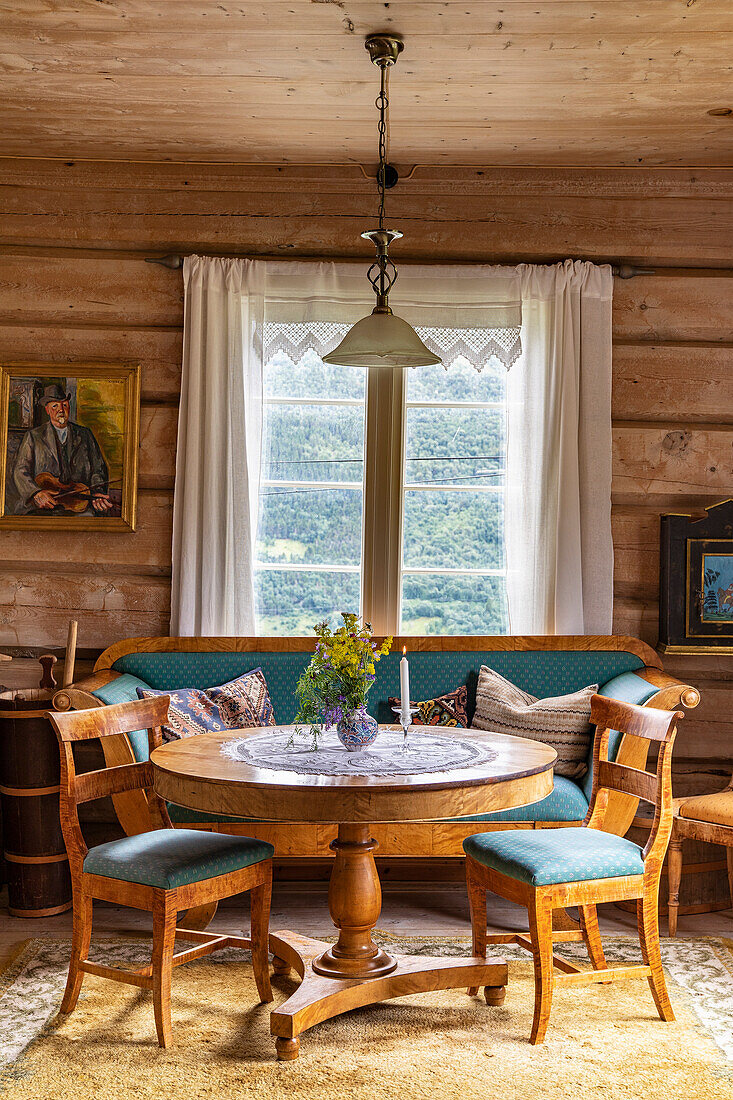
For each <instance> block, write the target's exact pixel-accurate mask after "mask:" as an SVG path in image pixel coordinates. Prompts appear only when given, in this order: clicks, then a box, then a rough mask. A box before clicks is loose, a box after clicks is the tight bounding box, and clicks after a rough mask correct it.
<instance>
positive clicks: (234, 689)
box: [206, 668, 277, 729]
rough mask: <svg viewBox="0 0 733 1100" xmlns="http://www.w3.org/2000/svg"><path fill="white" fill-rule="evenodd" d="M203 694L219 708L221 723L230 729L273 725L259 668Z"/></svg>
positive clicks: (271, 712)
mask: <svg viewBox="0 0 733 1100" xmlns="http://www.w3.org/2000/svg"><path fill="white" fill-rule="evenodd" d="M206 694H207V695H208V696H209V698H210V699H211V700H212V702H213V703H215V704H216V706H217V707H218V708H219V710H220V712H221V716H222V719H223V721H224V724H225V725H226V726H228V727H229V728H230V729H246V728H248V727H251V726H276V725H277V722H276V721H275V713H274V711H273V709H272V701H271V699H270V693H269V691H268V690H267V681H266V680H265V676H264V673H263V671H262V669H261V668H253V669H252V671H251V672H245V673H244V675H243V676H238V677H237V679H236V680H230V681H229V683H228V684H222V685H221V686H220V687H212V688H207V689H206Z"/></svg>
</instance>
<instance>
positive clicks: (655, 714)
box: [583, 695, 684, 872]
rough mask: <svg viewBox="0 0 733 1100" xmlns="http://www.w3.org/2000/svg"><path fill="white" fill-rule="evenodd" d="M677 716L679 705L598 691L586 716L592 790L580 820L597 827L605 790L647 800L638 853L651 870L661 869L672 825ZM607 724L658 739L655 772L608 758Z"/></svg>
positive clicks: (679, 715) (604, 804) (603, 808)
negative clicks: (591, 734)
mask: <svg viewBox="0 0 733 1100" xmlns="http://www.w3.org/2000/svg"><path fill="white" fill-rule="evenodd" d="M680 718H684V714H683V712H682V711H680V710H674V711H669V710H657V709H655V708H654V707H637V706H633V705H632V704H631V703H622V702H620V701H619V700H618V699H608V698H606V697H605V696H603V695H594V696H593V698H592V700H591V722H592V723H593V725H594V726H595V727H596V735H595V740H594V743H593V791H592V794H591V799H590V806H589V807H588V814H587V816H586V818H585V821H584V822H583V824H584V825H585V826H586V827H587V828H589V829H601V830H602V829H603V822H604V817H605V813H606V807H607V805H608V794H609V791H622V792H623V793H624V794H628V795H632V796H634V797H635V798H641V799H643V800H644V801H645V802H650V803H651V804H652V805H653V806H654V819H653V821H652V826H651V829H650V832H649V838H648V840H647V843H646V846H645V848H644V852H643V856H644V865H645V868H646V869H647V870H649V871H651V872H653V871H656V870H658V871H660V872H661V866H662V862H663V860H664V855H665V852H666V850H667V843H668V841H669V836H670V833H671V831H672V749H673V747H674V739H675V737H676V735H677V721H678V720H679V719H680ZM612 730H615V731H617V732H618V733H624V734H629V735H630V736H632V737H639V738H641V739H643V740H645V741H656V742H657V743H658V744H659V755H658V757H657V769H656V772H655V773H652V772H647V771H642V770H641V769H640V768H632V767H629V766H628V765H627V764H616V763H613V762H612V761H610V760H609V759H608V739H609V734H610V733H611V731H612Z"/></svg>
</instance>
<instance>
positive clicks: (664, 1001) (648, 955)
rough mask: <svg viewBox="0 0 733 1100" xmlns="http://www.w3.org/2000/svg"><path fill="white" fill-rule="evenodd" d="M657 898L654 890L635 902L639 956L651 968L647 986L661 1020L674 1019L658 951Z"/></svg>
mask: <svg viewBox="0 0 733 1100" xmlns="http://www.w3.org/2000/svg"><path fill="white" fill-rule="evenodd" d="M658 903H659V898H658V895H657V891H656V890H654V892H653V893H652V892H651V891H650V892H648V893H645V894H644V897H643V898H639V900H638V901H637V903H636V919H637V922H638V925H639V942H640V944H641V957H642V959H643V960H644V963H645V965H646V966H650V967H651V969H652V972H651V974H650V975H649V988H650V989H651V991H652V997H653V998H654V1004H655V1005H656V1006H657V1012H658V1013H659V1015H660V1017H661V1018H662V1019H663V1020H667V1021H669V1022H671V1021H672V1020H674V1012H673V1011H672V1005H671V1004H670V1000H669V994H668V993H667V984H666V982H665V980H664V970H663V969H662V956H661V954H660V952H659V912H658Z"/></svg>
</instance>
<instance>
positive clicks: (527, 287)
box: [171, 256, 613, 635]
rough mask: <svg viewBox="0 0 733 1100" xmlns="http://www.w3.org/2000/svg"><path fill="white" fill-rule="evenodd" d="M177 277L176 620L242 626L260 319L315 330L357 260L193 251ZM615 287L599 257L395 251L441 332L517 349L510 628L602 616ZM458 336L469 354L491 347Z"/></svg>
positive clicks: (340, 314)
mask: <svg viewBox="0 0 733 1100" xmlns="http://www.w3.org/2000/svg"><path fill="white" fill-rule="evenodd" d="M184 284H185V316H184V353H183V380H182V390H181V409H180V419H179V429H178V456H177V464H176V487H175V499H174V509H173V584H172V617H171V631H172V633H174V634H201V635H216V634H222V635H226V634H230V635H248V634H254V633H255V629H256V628H255V603H254V579H253V578H254V545H255V538H256V533H257V518H258V504H259V478H260V459H261V448H262V386H263V340H264V339H265V333H266V331H269V332H270V334H271V335H272V333H273V332H274V333H275V336H274V337H273V338H274V339H275V340H276V341H278V342H283V346H285V345H286V344H287V341H288V339H290V338H291V337H292V339H295V340H302V338H303V329H302V327H300V328H298V330H297V331H296V330H293V332H292V334H291V333H289V331H288V330H289V327H290V326H294V325H297V326H302V325H303V324H308V323H311V324H312V326H313V327H312V332H313V333H316V330H318V331H319V332H320V336H318V335H317V334H316V336H315V337H314V338H315V340H316V341H318V340H321V339H324V336H323V334H324V332H326V333H327V332H328V325H329V324H332V325H333V326H334V330H336V329H337V328H338V327H339V326H343V325H348V324H353V323H354V322H355V321H357V320H358V319H359V318H360V317H361V316H363V315H364V313H365V312H366V311H367V310H368V309H371V305H372V300H373V299H372V298H371V290H370V288H369V286H368V284H367V282H366V279H365V271H364V265H363V263H361V262H359V263H309V262H299V261H295V262H293V261H280V260H278V261H265V260H234V259H221V258H211V257H202V256H192V257H189V258H187V259H186V261H185V263H184ZM611 296H612V279H611V272H610V268H599V267H595V266H594V265H592V264H587V263H571V262H569V261H568V262H567V263H565V264H559V265H555V266H550V267H536V266H530V265H521V266H519V267H517V268H509V267H490V266H486V265H472V266H469V265H466V266H452V265H451V266H448V265H446V266H422V265H421V266H417V265H404V266H403V267H402V269H401V271H400V277H399V280H398V282H397V285H396V287H395V291H394V294H393V300H394V308H395V311H396V312H398V313H399V314H400V315H401V316H403V317H404V318H405V319H406V320H407V321H409V322H410V323H411V324H413V325H415V326H416V327H418V328H421V329H422V328H424V327H428V328H430V329H431V330H432V331H433V333H435V331H436V330H437V329H441V330H443V331H442V332H441V333H440V338H441V341H442V347H445V346H450V345H451V342H452V344H453V346H460V345H461V343H462V342H464V343H465V340H464V337H465V339H466V340H476V338H477V337H476V334H477V333H478V332H479V331H480V330H484V331H485V330H486V329H496V330H500V329H501V330H503V335H502V336H501V340H503V344H502V345H501V346H500V345H499V344H494V343H493V342H492V343H491V344H490V345H487V346H490V350H491V351H493V352H494V353H495V354H497V355H498V357H499V358H500V359H502V360H503V361H504V362H505V364H506V365H507V366H508V367H509V366H510V365H511V364H514V365H513V366H511V369H510V370H509V376H508V401H509V404H508V455H507V479H508V483H507V510H506V525H505V526H506V545H507V562H508V577H507V592H508V602H509V617H510V629H511V631H512V633H515V634H519V633H522V634H531V633H536V634H543V633H579V634H580V633H608V632H609V631H610V628H611V609H612V574H613V551H612V544H611V529H610V486H611V432H610V388H611ZM520 317H521V325H522V346H523V349H524V350H523V353H522V355H521V358H519V360H518V361H517V362H515V359H516V357H517V354H518V352H519V342H518V340H517V339H515V335H514V334H513V333H512V329H514V330H515V331H516V332H518V329H519V325H520ZM266 326H267V327H266ZM340 335H342V334H339V333H337V332H336V331H334V333H333V344H335V343H336V342H337V341H338V339H340ZM421 335H423V338H426V337H425V334H424V333H423V332H421ZM308 338H309V339H310V338H311V337H310V336H309V337H308ZM314 347H315V348H316V350H317V351H321V348H320V346H316V345H315V344H314ZM464 350H468V351H469V354H468V357H469V358H470V359H471V360H472V361H473V362H479V360H480V358H481V355H482V354H483V355H485V354H486V348H482V349H480V350H479V352H478V353H477V354H476V355H471V353H470V349H464ZM484 361H485V360H484Z"/></svg>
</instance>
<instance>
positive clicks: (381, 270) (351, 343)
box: [323, 34, 442, 367]
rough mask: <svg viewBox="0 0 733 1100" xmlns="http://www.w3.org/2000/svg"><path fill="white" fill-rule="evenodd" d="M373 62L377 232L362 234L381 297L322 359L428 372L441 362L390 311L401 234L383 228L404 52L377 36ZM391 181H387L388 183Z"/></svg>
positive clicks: (372, 40)
mask: <svg viewBox="0 0 733 1100" xmlns="http://www.w3.org/2000/svg"><path fill="white" fill-rule="evenodd" d="M365 46H366V49H367V50H368V51H369V54H370V57H371V59H372V62H373V63H374V64H375V65H376V66H377V67H378V68H379V70H380V88H379V95H378V96H377V110H378V111H379V128H378V129H379V171H378V174H377V187H378V189H379V209H378V215H377V216H378V228H377V229H370V230H369V231H368V232H366V233H362V237H363V238H364V239H365V240H368V241H371V242H372V244H373V245H374V247H375V249H376V253H377V255H376V259H375V260H374V263H373V264H372V266H371V267H370V268H369V271H368V272H367V278H368V279H369V282H370V283H371V284H372V289H373V290H374V293H375V295H376V298H377V303H376V305H375V307H374V309H373V310H372V312H371V313H370V314H369V316H368V317H362V319H361V321H357V322H356V324H355V325H354V326H353V328H351V329H349V331H348V332H347V333H346V336H344V338H343V340H342V341H341V343H340V344H339V346H338V347H337V348H334V350H333V351H331V352H329V353H328V355H324V356H323V362H324V363H331V364H334V365H336V366H341V367H426V366H433V365H435V364H437V363H441V362H442V360H441V359H440V358H439V357H438V356H437V355H433V353H432V352H431V351H430V350H429V349H428V348H426V347H425V344H423V342H422V340H421V339H420V337H419V336H418V334H417V333H416V332H415V330H414V328H412V326H411V325H408V323H407V321H405V320H403V319H402V317H397V316H396V315H395V314H394V313H393V312H392V310H391V309H390V306H389V292H390V290H391V289H392V287H393V286H394V284H395V282H396V280H397V268H396V267H395V265H394V263H393V262H392V260H391V259H390V256H389V246H390V245H391V243H392V241H396V240H398V239H399V238H400V237H401V236H402V234H401V233H399V232H398V231H397V230H396V229H385V228H384V193H385V189H386V188H387V186H393V185H394V183H395V182H396V172H395V170H394V168H392V167H391V166H390V165H389V164H388V163H387V133H388V126H389V70H390V68H391V67H392V65H394V64H395V62H396V61H397V58H398V57H399V55H400V54H401V53H402V50H403V49H404V44H403V42H402V40H401V39H399V38H395V37H393V36H392V35H385V34H373V35H370V36H369V38H367V40H366V42H365ZM388 181H389V182H388Z"/></svg>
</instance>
